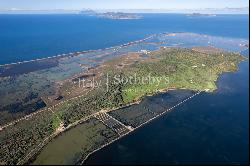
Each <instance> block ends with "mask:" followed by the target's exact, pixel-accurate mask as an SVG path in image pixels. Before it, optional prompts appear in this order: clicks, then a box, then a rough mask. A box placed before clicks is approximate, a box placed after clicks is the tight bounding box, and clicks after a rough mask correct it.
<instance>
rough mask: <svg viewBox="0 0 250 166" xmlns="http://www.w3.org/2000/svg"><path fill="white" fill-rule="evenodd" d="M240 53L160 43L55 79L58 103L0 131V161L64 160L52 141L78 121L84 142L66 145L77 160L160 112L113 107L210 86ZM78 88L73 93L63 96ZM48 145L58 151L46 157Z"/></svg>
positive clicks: (234, 67)
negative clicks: (121, 110)
mask: <svg viewBox="0 0 250 166" xmlns="http://www.w3.org/2000/svg"><path fill="white" fill-rule="evenodd" d="M243 59H244V57H243V56H242V55H240V54H238V53H232V52H226V51H223V50H220V49H215V48H212V47H195V48H190V49H188V48H171V47H161V48H160V49H158V50H155V51H147V50H142V51H140V52H129V53H127V54H125V55H123V56H120V57H117V58H112V59H110V60H108V61H105V62H103V63H101V64H100V65H98V66H96V67H94V68H89V69H88V70H87V71H86V72H84V73H83V74H82V75H78V76H77V77H72V78H71V79H67V80H64V81H62V82H60V86H59V89H58V91H57V95H58V96H60V97H55V101H57V104H56V102H55V103H54V104H51V106H50V107H48V106H47V108H46V110H45V111H42V112H39V113H37V114H34V115H32V116H28V117H26V118H25V120H22V121H20V122H19V121H18V122H16V123H15V124H13V125H10V126H9V127H8V129H3V130H2V131H0V144H1V151H0V161H1V163H3V164H24V163H30V162H34V164H51V163H52V164H56V163H57V162H60V163H61V162H63V163H67V162H66V161H62V160H63V158H64V157H65V156H64V155H65V153H63V152H61V153H58V149H55V148H53V142H54V141H55V142H57V139H63V138H62V137H63V136H62V137H61V135H60V133H62V132H66V133H67V132H71V130H70V128H72V127H74V126H76V125H78V124H81V127H80V128H81V130H83V131H84V132H86V133H85V134H84V135H82V138H85V137H86V136H87V137H86V139H85V141H82V142H81V141H80V142H79V146H77V147H83V148H80V149H79V148H77V147H75V148H73V147H72V148H71V149H69V151H68V153H71V154H79V156H78V157H77V158H76V160H75V161H74V162H76V163H79V162H80V163H81V162H82V161H84V159H85V158H86V157H88V155H89V154H91V153H92V152H93V151H95V150H97V149H99V148H100V147H102V146H103V145H105V144H108V143H109V142H112V141H114V140H116V139H118V138H120V137H121V136H123V135H126V134H127V133H129V132H131V131H133V130H134V129H135V128H137V127H140V126H141V125H143V124H144V123H146V122H147V121H150V119H153V118H154V117H158V116H160V115H161V114H162V113H164V111H163V112H159V113H156V114H151V113H149V112H148V113H145V112H144V114H143V117H141V118H138V117H137V118H135V119H137V120H134V121H133V123H130V121H131V118H133V117H136V116H138V114H133V113H132V114H130V115H129V116H124V114H120V113H118V114H116V116H113V115H112V112H113V111H115V110H117V109H119V108H123V107H125V106H128V105H131V104H133V103H138V102H139V101H141V99H142V98H143V97H144V96H147V95H152V94H155V93H158V92H160V91H168V90H170V89H188V90H193V91H196V92H200V91H207V92H212V91H214V90H215V89H216V84H215V82H216V80H217V78H218V77H219V75H220V74H221V73H222V72H233V71H236V70H237V65H238V63H239V62H240V61H242V60H243ZM79 92H81V93H80V94H79V95H78V96H76V97H73V98H68V96H70V95H71V94H75V95H76V94H77V93H79ZM191 97H192V96H190V97H189V98H191ZM66 99H67V100H66ZM184 99H185V98H183V101H185V100H184ZM48 102H49V101H48ZM176 104H177V105H178V103H176ZM144 111H147V110H144ZM146 115H147V116H146ZM127 118H129V119H130V120H129V119H127ZM126 119H127V120H126ZM121 120H125V121H127V124H126V123H125V124H124V123H123V122H121ZM109 126H110V127H109ZM68 130H69V131H68ZM72 132H74V130H72ZM88 138H91V139H88ZM51 140H52V142H51V143H52V145H51V144H50V143H49V142H50V141H51ZM76 140H82V139H76ZM48 143H49V144H48ZM46 144H48V145H47V146H46ZM48 148H49V153H51V155H56V156H57V157H54V158H53V161H52V160H51V159H50V158H46V157H45V156H46V153H47V150H46V149H48ZM59 149H60V148H59ZM66 154H67V153H66ZM68 155H69V154H67V156H68ZM76 163H70V164H76Z"/></svg>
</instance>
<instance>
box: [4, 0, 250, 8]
mask: <svg viewBox="0 0 250 166" xmlns="http://www.w3.org/2000/svg"><path fill="white" fill-rule="evenodd" d="M225 7H229V8H241V7H249V2H248V0H0V9H26V10H50V9H68V10H71V9H77V10H79V9H83V8H90V9H197V8H225Z"/></svg>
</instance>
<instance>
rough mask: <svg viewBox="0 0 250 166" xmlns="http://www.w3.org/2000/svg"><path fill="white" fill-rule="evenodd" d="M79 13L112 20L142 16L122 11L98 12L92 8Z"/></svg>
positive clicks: (139, 17)
mask: <svg viewBox="0 0 250 166" xmlns="http://www.w3.org/2000/svg"><path fill="white" fill-rule="evenodd" d="M79 13H80V14H84V15H88V16H97V17H102V18H108V19H114V20H131V19H141V18H142V16H141V15H138V14H134V13H123V12H102V13H98V12H95V11H94V10H83V11H80V12H79Z"/></svg>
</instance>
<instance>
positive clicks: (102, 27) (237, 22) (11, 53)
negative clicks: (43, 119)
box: [0, 14, 249, 64]
mask: <svg viewBox="0 0 250 166" xmlns="http://www.w3.org/2000/svg"><path fill="white" fill-rule="evenodd" d="M248 19H249V16H248V15H218V16H217V17H195V18H194V17H193V18H192V17H188V16H186V15H183V14H144V18H143V19H141V20H109V19H103V18H96V17H88V16H84V15H0V46H1V47H0V64H6V63H11V62H17V61H23V60H30V59H37V58H42V57H48V56H54V55H57V54H62V53H68V52H72V51H80V50H90V49H99V48H106V47H110V46H115V45H119V44H124V43H127V42H130V41H134V40H137V39H142V38H144V37H146V36H148V35H151V34H154V33H160V32H194V33H202V34H209V35H215V36H226V37H235V38H247V36H248V34H249V32H248V27H249V26H248Z"/></svg>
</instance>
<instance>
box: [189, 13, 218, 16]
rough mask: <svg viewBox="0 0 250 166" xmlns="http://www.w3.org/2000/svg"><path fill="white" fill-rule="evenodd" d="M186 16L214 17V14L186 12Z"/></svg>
mask: <svg viewBox="0 0 250 166" xmlns="http://www.w3.org/2000/svg"><path fill="white" fill-rule="evenodd" d="M187 16H195V17H196V16H198V17H200V16H208V17H215V16H216V14H203V13H191V14H187Z"/></svg>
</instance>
